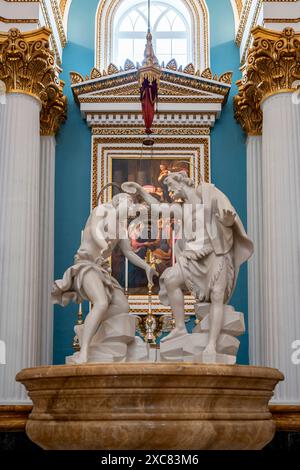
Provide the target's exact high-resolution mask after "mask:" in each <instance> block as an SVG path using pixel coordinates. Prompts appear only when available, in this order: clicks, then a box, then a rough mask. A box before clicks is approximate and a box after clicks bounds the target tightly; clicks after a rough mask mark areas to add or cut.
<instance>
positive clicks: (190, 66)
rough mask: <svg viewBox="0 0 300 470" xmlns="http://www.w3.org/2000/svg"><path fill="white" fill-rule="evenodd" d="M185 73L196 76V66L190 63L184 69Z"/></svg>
mask: <svg viewBox="0 0 300 470" xmlns="http://www.w3.org/2000/svg"><path fill="white" fill-rule="evenodd" d="M183 71H184V73H188V74H189V75H195V67H194V64H192V63H190V64H188V65H187V66H186V67H185V68H184V70H183Z"/></svg>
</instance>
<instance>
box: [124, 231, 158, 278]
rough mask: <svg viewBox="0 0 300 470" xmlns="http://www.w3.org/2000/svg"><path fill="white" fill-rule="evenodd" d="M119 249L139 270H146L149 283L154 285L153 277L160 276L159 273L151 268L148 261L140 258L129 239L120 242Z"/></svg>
mask: <svg viewBox="0 0 300 470" xmlns="http://www.w3.org/2000/svg"><path fill="white" fill-rule="evenodd" d="M119 247H120V249H121V251H122V253H123V255H124V256H126V258H127V259H128V261H130V262H131V263H132V264H133V265H134V266H136V267H137V268H141V269H144V270H145V271H146V274H147V278H148V282H149V283H150V284H153V277H154V276H158V273H157V272H156V271H155V269H153V268H151V266H149V265H148V264H147V263H146V261H144V260H143V259H142V258H140V257H139V256H138V255H137V254H135V253H134V251H133V250H132V248H131V245H130V241H129V240H128V239H124V240H120V242H119Z"/></svg>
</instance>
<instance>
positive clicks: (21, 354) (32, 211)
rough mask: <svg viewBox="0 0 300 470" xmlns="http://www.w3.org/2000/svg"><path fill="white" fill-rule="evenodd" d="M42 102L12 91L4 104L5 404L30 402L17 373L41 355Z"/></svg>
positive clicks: (1, 271) (1, 387)
mask: <svg viewBox="0 0 300 470" xmlns="http://www.w3.org/2000/svg"><path fill="white" fill-rule="evenodd" d="M39 162H40V103H39V101H38V100H37V99H36V98H34V97H33V96H29V95H27V94H22V93H8V94H7V96H6V104H5V105H0V339H1V340H3V341H5V343H6V362H7V364H6V365H1V366H0V403H9V404H11V403H22V402H26V401H27V395H26V392H25V389H24V388H23V386H21V385H20V384H16V382H15V375H16V374H17V372H19V371H20V370H21V369H23V368H24V367H30V366H35V365H37V364H38V363H39V357H38V348H37V344H38V291H39V177H40V173H39V171H40V167H39Z"/></svg>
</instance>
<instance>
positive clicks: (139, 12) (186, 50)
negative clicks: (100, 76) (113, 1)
mask: <svg viewBox="0 0 300 470" xmlns="http://www.w3.org/2000/svg"><path fill="white" fill-rule="evenodd" d="M126 7H127V8H126V10H125V11H124V8H120V9H119V11H118V12H117V14H116V17H115V19H114V25H115V29H114V40H115V44H114V48H113V55H114V58H113V62H114V63H115V64H116V65H119V66H120V65H123V64H124V60H125V59H130V60H132V61H133V62H135V63H136V62H141V61H142V60H143V56H144V49H145V38H146V32H147V11H148V10H147V8H148V7H147V1H141V2H140V3H137V2H134V4H132V2H129V1H128V2H126ZM191 29H192V28H191V18H190V14H189V11H188V10H187V8H186V7H185V5H184V3H183V2H182V1H181V0H172V1H163V0H161V1H159V0H157V1H156V0H154V1H152V2H151V30H152V34H153V45H154V50H155V53H156V56H157V58H158V60H159V62H160V63H161V62H163V61H164V62H165V63H166V62H168V61H169V60H171V59H175V60H176V62H177V64H178V65H183V66H185V65H186V64H187V63H189V62H191V61H192V57H193V51H192V47H191V44H192V41H191V35H192V31H191Z"/></svg>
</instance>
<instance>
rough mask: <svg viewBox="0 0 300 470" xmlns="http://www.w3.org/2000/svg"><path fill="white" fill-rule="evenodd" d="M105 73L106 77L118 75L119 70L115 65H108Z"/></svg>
mask: <svg viewBox="0 0 300 470" xmlns="http://www.w3.org/2000/svg"><path fill="white" fill-rule="evenodd" d="M107 73H108V75H114V74H115V73H119V69H118V67H117V66H116V65H115V64H109V66H108V69H107Z"/></svg>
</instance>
